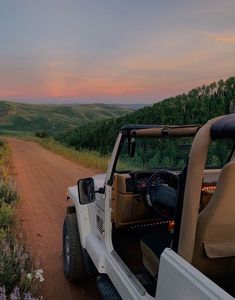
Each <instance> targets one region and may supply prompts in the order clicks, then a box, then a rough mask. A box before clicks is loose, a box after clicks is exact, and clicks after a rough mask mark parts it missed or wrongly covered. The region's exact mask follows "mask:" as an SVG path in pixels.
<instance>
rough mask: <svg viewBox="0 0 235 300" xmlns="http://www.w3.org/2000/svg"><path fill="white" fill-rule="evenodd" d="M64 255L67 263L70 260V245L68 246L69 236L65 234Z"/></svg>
mask: <svg viewBox="0 0 235 300" xmlns="http://www.w3.org/2000/svg"><path fill="white" fill-rule="evenodd" d="M65 257H66V261H67V264H68V265H69V262H70V246H69V236H68V234H66V236H65Z"/></svg>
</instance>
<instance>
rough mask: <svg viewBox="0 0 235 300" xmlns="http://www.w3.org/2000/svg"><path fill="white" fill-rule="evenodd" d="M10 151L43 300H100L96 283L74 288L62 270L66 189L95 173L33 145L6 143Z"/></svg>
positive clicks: (20, 211)
mask: <svg viewBox="0 0 235 300" xmlns="http://www.w3.org/2000/svg"><path fill="white" fill-rule="evenodd" d="M7 141H8V143H9V145H10V148H11V150H12V166H13V172H14V173H15V176H16V187H17V190H18V191H19V193H20V196H21V198H22V201H21V204H20V208H19V213H20V216H21V221H22V227H23V231H24V233H25V234H26V238H27V244H28V245H29V246H30V248H32V250H33V253H34V257H37V258H38V259H39V261H40V267H41V268H42V269H43V270H44V278H45V281H44V282H43V283H42V285H41V294H42V295H43V297H44V298H45V299H56V300H62V299H63V300H64V299H68V300H70V299H79V300H83V299H86V300H87V299H92V300H95V299H100V297H99V294H98V291H97V288H96V283H95V279H89V280H87V281H85V282H83V283H81V284H79V285H76V286H73V285H71V284H69V283H68V281H67V280H66V279H65V278H64V275H63V268H62V225H63V219H64V215H65V210H66V206H67V205H68V203H67V202H65V195H66V188H67V187H68V186H71V185H74V184H75V183H76V181H77V179H78V178H81V177H84V176H90V175H92V174H94V173H95V171H93V170H90V169H87V168H84V167H81V166H77V165H76V164H74V163H72V162H70V161H68V160H66V159H64V158H62V157H60V156H58V155H56V154H53V153H52V152H50V151H48V150H45V149H43V148H42V147H41V146H39V145H38V144H36V143H33V142H26V141H22V140H18V139H14V138H9V139H7Z"/></svg>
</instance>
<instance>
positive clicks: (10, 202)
mask: <svg viewBox="0 0 235 300" xmlns="http://www.w3.org/2000/svg"><path fill="white" fill-rule="evenodd" d="M9 155H10V150H9V147H8V145H7V144H6V142H4V141H2V140H0V299H5V300H8V299H14V300H21V299H27V300H30V299H31V300H32V299H36V298H34V297H33V295H35V294H36V292H37V288H38V284H39V282H40V280H41V279H42V277H41V275H40V274H38V270H34V268H33V264H32V261H31V258H30V255H29V254H28V252H27V251H26V248H25V246H24V244H23V242H22V240H23V239H22V234H21V233H20V227H19V222H18V219H17V215H16V205H17V203H18V200H19V197H18V195H17V193H16V192H15V191H14V189H13V184H12V181H11V176H10V175H9Z"/></svg>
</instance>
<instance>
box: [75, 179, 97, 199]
mask: <svg viewBox="0 0 235 300" xmlns="http://www.w3.org/2000/svg"><path fill="white" fill-rule="evenodd" d="M77 185H78V196H79V202H80V204H88V203H91V202H94V201H95V185H94V180H93V178H91V177H89V178H84V179H80V180H78V183H77Z"/></svg>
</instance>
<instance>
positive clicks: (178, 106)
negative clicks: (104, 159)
mask: <svg viewBox="0 0 235 300" xmlns="http://www.w3.org/2000/svg"><path fill="white" fill-rule="evenodd" d="M233 112H235V77H230V78H228V79H227V80H225V81H224V80H219V81H218V82H213V83H211V84H210V85H207V86H206V85H203V86H202V87H197V88H194V89H192V90H191V91H189V92H188V93H187V94H181V95H177V96H175V97H170V98H167V99H164V100H162V101H161V102H157V103H155V104H154V105H152V106H148V107H144V108H141V109H139V110H136V111H134V112H132V113H130V114H127V115H124V116H121V117H119V118H116V119H109V120H103V121H98V122H94V123H91V124H86V125H84V126H82V127H79V128H77V129H74V130H71V131H69V132H66V134H61V135H60V136H58V140H59V141H60V142H62V143H64V144H66V145H68V146H72V147H74V148H76V149H86V150H96V151H99V152H101V153H105V154H106V153H109V152H110V151H111V150H112V148H113V145H114V142H115V139H116V136H117V133H118V131H119V130H120V128H121V127H122V126H123V125H125V124H159V125H160V124H204V123H205V122H207V120H209V119H211V118H213V117H216V116H219V115H223V114H229V113H233Z"/></svg>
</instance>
